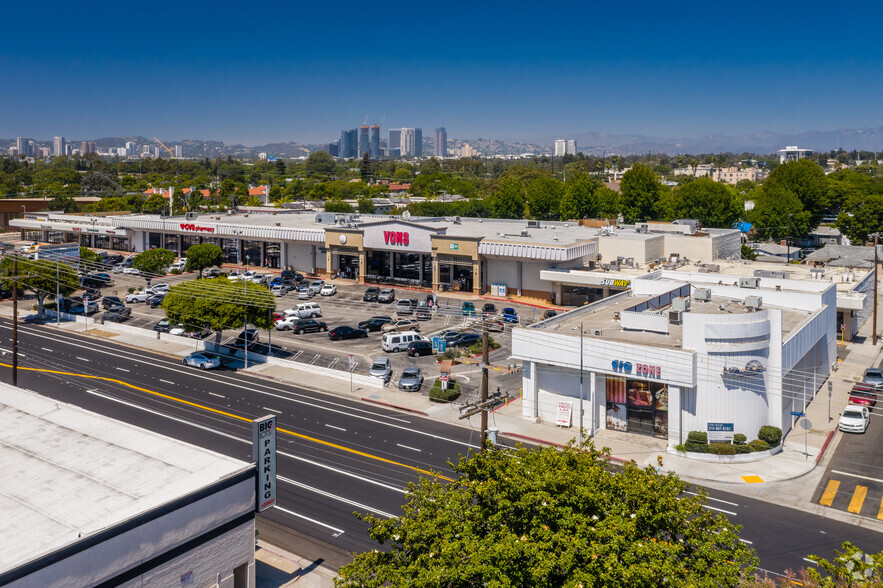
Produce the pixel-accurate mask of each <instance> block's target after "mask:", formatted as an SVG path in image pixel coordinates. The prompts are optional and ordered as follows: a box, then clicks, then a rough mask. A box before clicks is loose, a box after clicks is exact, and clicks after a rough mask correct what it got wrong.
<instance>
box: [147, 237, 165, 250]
mask: <svg viewBox="0 0 883 588" xmlns="http://www.w3.org/2000/svg"><path fill="white" fill-rule="evenodd" d="M147 248H148V249H161V248H162V233H147Z"/></svg>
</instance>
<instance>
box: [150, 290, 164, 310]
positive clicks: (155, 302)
mask: <svg viewBox="0 0 883 588" xmlns="http://www.w3.org/2000/svg"><path fill="white" fill-rule="evenodd" d="M165 299H166V293H165V292H163V293H161V294H154V295H153V296H151V297H150V298H148V299H147V300H146V302H147V304H149V305H150V308H157V307H158V306H159V305H160V304H162V301H163V300H165Z"/></svg>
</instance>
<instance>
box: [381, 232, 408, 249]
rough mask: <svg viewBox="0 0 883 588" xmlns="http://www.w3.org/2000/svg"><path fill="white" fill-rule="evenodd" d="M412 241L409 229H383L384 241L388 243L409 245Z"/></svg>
mask: <svg viewBox="0 0 883 588" xmlns="http://www.w3.org/2000/svg"><path fill="white" fill-rule="evenodd" d="M410 241H411V239H410V237H409V236H408V233H407V231H383V242H384V243H386V244H387V245H404V246H407V245H408V244H409V243H410Z"/></svg>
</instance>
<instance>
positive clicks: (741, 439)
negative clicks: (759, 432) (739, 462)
mask: <svg viewBox="0 0 883 588" xmlns="http://www.w3.org/2000/svg"><path fill="white" fill-rule="evenodd" d="M746 441H748V437H746V436H745V435H743V434H742V433H736V434H735V435H733V443H735V444H736V445H743V444H744V443H745V442H746Z"/></svg>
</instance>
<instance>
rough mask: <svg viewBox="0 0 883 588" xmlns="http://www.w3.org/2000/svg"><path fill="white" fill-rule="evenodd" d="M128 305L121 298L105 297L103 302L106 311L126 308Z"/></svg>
mask: <svg viewBox="0 0 883 588" xmlns="http://www.w3.org/2000/svg"><path fill="white" fill-rule="evenodd" d="M125 305H126V303H125V302H123V300H122V299H121V298H120V297H119V296H105V297H104V299H103V300H102V301H101V306H102V307H103V308H104V309H105V310H109V309H110V308H112V307H119V306H125Z"/></svg>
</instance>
